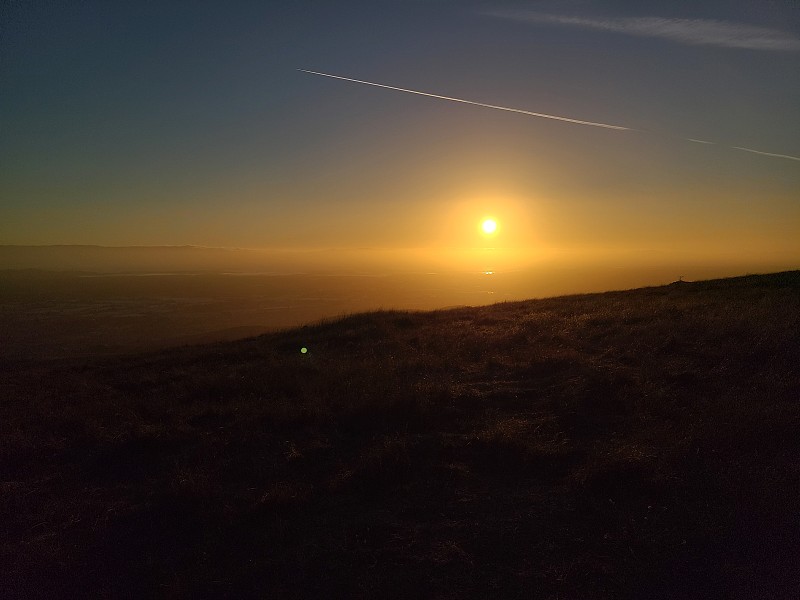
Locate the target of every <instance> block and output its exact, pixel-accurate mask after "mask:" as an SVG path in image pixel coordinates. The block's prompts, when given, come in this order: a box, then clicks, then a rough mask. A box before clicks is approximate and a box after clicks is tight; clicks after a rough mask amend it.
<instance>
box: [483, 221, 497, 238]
mask: <svg viewBox="0 0 800 600" xmlns="http://www.w3.org/2000/svg"><path fill="white" fill-rule="evenodd" d="M481 229H483V232H484V233H490V234H491V233H494V232H495V231H497V221H495V220H494V219H486V220H485V221H484V222H483V223H482V224H481Z"/></svg>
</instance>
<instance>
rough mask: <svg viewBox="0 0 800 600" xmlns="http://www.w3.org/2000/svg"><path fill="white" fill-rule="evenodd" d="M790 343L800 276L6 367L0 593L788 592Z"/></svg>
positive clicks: (794, 346) (375, 319)
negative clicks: (302, 349) (143, 352)
mask: <svg viewBox="0 0 800 600" xmlns="http://www.w3.org/2000/svg"><path fill="white" fill-rule="evenodd" d="M302 347H306V348H308V352H307V353H305V354H304V353H301V351H300V349H301V348H302ZM799 363H800V272H790V273H781V274H775V275H765V276H748V277H742V278H735V279H726V280H717V281H709V282H700V283H680V284H673V285H670V286H665V287H660V288H647V289H641V290H633V291H628V292H612V293H606V294H593V295H584V296H571V297H563V298H555V299H548V300H532V301H526V302H515V303H506V304H498V305H494V306H488V307H481V308H462V309H454V310H449V311H438V312H432V313H401V312H379V313H369V314H361V315H356V316H352V317H349V318H345V319H342V320H338V321H335V322H329V323H324V324H321V325H316V326H312V327H304V328H300V329H294V330H291V331H286V332H282V333H277V334H270V335H265V336H262V337H258V338H253V339H248V340H244V341H239V342H231V343H220V344H216V345H211V346H197V347H189V348H184V349H178V350H172V351H164V352H161V353H158V354H147V355H139V356H133V357H126V358H120V357H116V358H104V359H100V358H96V359H83V360H80V361H77V360H70V361H60V362H32V361H10V360H7V361H5V362H4V363H0V402H1V403H2V404H1V405H0V432H1V434H2V437H1V438H0V480H1V481H2V483H1V484H0V485H2V488H0V489H1V494H2V496H0V497H1V498H2V503H1V504H0V534H1V535H0V540H2V541H1V542H0V543H1V544H2V547H1V548H0V552H1V554H0V567H2V570H1V571H0V586H2V588H1V589H0V596H3V597H5V598H15V597H42V598H58V597H70V598H78V597H104V598H106V597H134V598H143V597H170V598H189V597H191V598H203V597H229V598H242V597H259V598H297V597H303V598H334V597H336V598H345V597H353V598H374V597H382V598H575V599H583V598H587V599H591V598H797V597H800V518H798V515H800V435H799V434H800V364H799Z"/></svg>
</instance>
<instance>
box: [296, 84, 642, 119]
mask: <svg viewBox="0 0 800 600" xmlns="http://www.w3.org/2000/svg"><path fill="white" fill-rule="evenodd" d="M297 70H298V71H300V72H302V73H310V74H311V75H322V76H323V77H331V78H332V79H341V80H343V81H352V82H354V83H363V84H364V85H372V86H375V87H379V88H384V89H387V90H394V91H396V92H406V93H407V94H417V95H418V96H427V97H428V98H438V99H439V100H449V101H451V102H460V103H462V104H472V105H473V106H482V107H484V108H493V109H495V110H504V111H507V112H514V113H520V114H523V115H529V116H531V117H541V118H542V119H554V120H556V121H565V122H567V123H575V124H576V125H591V126H592V127H603V128H605V129H617V130H620V131H633V130H632V129H631V128H630V127H622V126H620V125H609V124H608V123H595V122H594V121H581V120H580V119H570V118H569V117H559V116H556V115H548V114H545V113H538V112H532V111H529V110H522V109H521V108H509V107H507V106H497V105H495V104H484V103H483V102H474V101H472V100H463V99H462V98H451V97H450V96H440V95H439V94H429V93H428V92H419V91H417V90H408V89H405V88H399V87H394V86H391V85H383V84H381V83H372V82H371V81H362V80H360V79H351V78H349V77H341V76H339V75H330V74H328V73H320V72H318V71H307V70H306V69H297Z"/></svg>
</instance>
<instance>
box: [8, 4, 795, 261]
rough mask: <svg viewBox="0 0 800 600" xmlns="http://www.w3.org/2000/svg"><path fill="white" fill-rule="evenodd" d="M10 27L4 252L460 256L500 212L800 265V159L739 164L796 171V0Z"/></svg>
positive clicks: (370, 9) (593, 235)
mask: <svg viewBox="0 0 800 600" xmlns="http://www.w3.org/2000/svg"><path fill="white" fill-rule="evenodd" d="M0 10H2V14H0V23H1V24H0V28H2V29H0V55H2V59H1V62H0V116H1V117H2V122H1V123H2V136H0V215H2V218H0V243H3V244H52V243H93V244H106V245H140V244H141V245H148V244H167V245H172V244H174V245H177V244H196V245H209V246H243V247H325V246H336V247H363V246H369V247H375V246H387V247H398V248H399V247H438V246H457V245H470V244H473V243H477V242H476V241H475V240H474V239H473V238H472V237H470V236H473V234H474V231H473V229H472V225H471V223H472V221H473V220H476V219H479V218H481V216H482V215H484V214H489V213H491V214H492V215H494V216H496V217H497V218H498V221H499V222H500V224H501V226H502V227H501V229H500V231H499V233H498V236H500V235H501V234H502V235H503V236H505V237H504V238H502V241H503V243H505V244H507V245H514V246H532V247H533V246H536V247H545V246H546V247H564V248H579V247H580V248H610V247H619V248H631V249H645V250H646V249H648V248H664V247H667V246H669V245H670V244H677V245H680V246H681V247H683V248H686V249H690V250H691V251H693V252H697V253H698V256H702V253H703V252H710V253H717V254H718V253H719V252H721V251H722V250H721V249H726V248H727V249H729V250H730V249H731V248H732V247H733V246H734V245H737V244H738V245H739V246H743V247H744V248H746V251H747V252H749V253H751V254H752V253H759V252H762V253H764V254H765V255H770V256H773V255H778V254H784V255H786V256H789V257H798V258H800V247H798V243H797V242H796V241H795V239H794V238H795V237H797V236H795V235H794V232H796V231H797V230H798V228H799V227H800V209H799V208H798V202H799V201H800V198H799V197H798V196H800V194H798V190H800V161H796V160H790V159H781V158H777V157H769V156H766V155H756V154H753V153H750V152H744V151H741V150H735V149H733V148H732V147H733V146H738V147H745V148H752V149H757V150H760V151H764V152H769V153H774V154H783V155H787V156H794V157H798V156H800V8H799V7H798V5H797V4H796V3H792V2H768V1H763V2H670V3H663V2H623V1H618V2H586V1H562V2H509V3H502V2H455V1H447V0H441V1H434V0H429V1H418V2H414V1H407V2H406V1H395V2H382V1H370V2H335V3H333V2H307V1H298V2H225V3H223V2H170V3H163V2H6V3H4V4H3V8H2V9H0ZM297 69H310V70H315V71H320V72H325V73H332V74H336V75H341V76H345V77H351V78H355V79H360V80H366V81H371V82H377V83H381V84H387V85H391V86H396V87H402V88H408V89H413V90H420V91H424V92H430V93H434V94H440V95H445V96H450V97H456V98H463V99H467V100H472V101H476V102H482V103H487V104H494V105H500V106H507V107H513V108H519V109H524V110H530V111H534V112H542V113H548V114H554V115H561V116H566V117H571V118H576V119H582V120H589V121H599V122H603V123H612V124H619V125H624V126H627V127H631V128H635V129H639V130H644V131H645V133H635V134H630V133H627V132H626V133H619V132H614V131H604V130H596V128H589V127H585V126H579V125H573V124H568V123H563V122H552V121H546V120H542V119H536V118H533V117H528V116H523V115H518V114H511V113H504V112H500V111H493V110H490V109H486V108H481V107H476V106H468V105H460V104H456V103H452V102H447V101H442V100H437V99H433V98H425V97H420V96H413V95H410V94H403V93H399V92H393V91H390V90H384V89H378V88H374V87H369V86H364V85H359V84H355V83H350V82H344V81H337V80H333V79H328V78H322V77H319V76H314V75H309V74H305V73H301V72H299V71H298V70H297ZM685 138H696V139H702V140H711V141H714V142H716V143H717V145H713V146H707V145H701V144H693V143H691V142H687V141H686V140H685ZM500 239H501V238H498V240H500ZM687 251H689V250H687ZM743 251H744V250H743Z"/></svg>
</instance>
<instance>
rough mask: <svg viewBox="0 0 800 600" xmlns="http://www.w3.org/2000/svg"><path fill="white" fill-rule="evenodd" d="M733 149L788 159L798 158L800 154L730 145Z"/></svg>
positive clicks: (799, 158)
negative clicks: (776, 152) (763, 150)
mask: <svg viewBox="0 0 800 600" xmlns="http://www.w3.org/2000/svg"><path fill="white" fill-rule="evenodd" d="M731 148H733V149H734V150H743V151H744V152H752V153H753V154H760V155H761V156H774V157H775V158H788V159H789V160H800V156H790V155H788V154H775V153H774V152H762V151H761V150H753V149H752V148H742V147H741V146H731Z"/></svg>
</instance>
